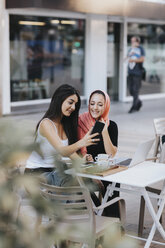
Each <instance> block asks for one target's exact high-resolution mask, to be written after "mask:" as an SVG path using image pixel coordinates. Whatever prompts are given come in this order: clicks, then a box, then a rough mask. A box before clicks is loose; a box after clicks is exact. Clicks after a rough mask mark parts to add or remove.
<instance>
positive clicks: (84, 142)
mask: <svg viewBox="0 0 165 248" xmlns="http://www.w3.org/2000/svg"><path fill="white" fill-rule="evenodd" d="M91 131H92V128H91V129H90V130H89V131H88V132H87V133H86V135H85V136H84V137H83V138H82V139H81V140H80V145H81V147H87V146H91V145H97V142H98V141H99V140H100V139H98V138H97V139H94V137H95V136H98V135H99V133H94V134H90V133H91Z"/></svg>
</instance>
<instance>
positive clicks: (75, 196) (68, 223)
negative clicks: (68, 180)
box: [41, 183, 121, 248]
mask: <svg viewBox="0 0 165 248" xmlns="http://www.w3.org/2000/svg"><path fill="white" fill-rule="evenodd" d="M41 194H42V196H43V197H45V198H46V199H47V201H48V204H49V203H50V202H51V203H52V202H53V203H54V213H53V215H52V216H49V217H50V219H51V222H52V221H53V223H54V224H55V225H56V226H57V228H56V237H55V240H54V241H55V244H57V247H59V244H60V242H61V241H62V240H69V241H71V242H77V243H81V244H87V245H88V246H89V247H90V248H94V247H95V243H96V239H98V238H99V237H101V236H103V235H104V234H105V231H106V230H107V228H111V227H112V225H114V224H119V226H118V230H119V232H120V233H121V224H120V221H119V219H118V218H110V217H104V216H97V215H95V214H94V211H93V206H92V201H91V197H90V193H89V191H88V189H87V188H86V187H56V186H52V185H47V184H43V183H42V184H41Z"/></svg>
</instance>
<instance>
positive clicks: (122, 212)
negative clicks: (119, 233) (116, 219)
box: [119, 199, 126, 226]
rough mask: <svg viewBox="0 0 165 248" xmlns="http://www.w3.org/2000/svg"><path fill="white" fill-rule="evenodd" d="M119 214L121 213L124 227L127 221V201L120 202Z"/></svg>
mask: <svg viewBox="0 0 165 248" xmlns="http://www.w3.org/2000/svg"><path fill="white" fill-rule="evenodd" d="M119 212H120V220H121V223H122V225H123V226H124V224H125V219H126V215H125V213H126V208H125V201H124V199H121V200H120V201H119Z"/></svg>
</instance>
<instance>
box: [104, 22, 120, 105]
mask: <svg viewBox="0 0 165 248" xmlns="http://www.w3.org/2000/svg"><path fill="white" fill-rule="evenodd" d="M120 30H121V24H120V23H115V22H108V36H107V37H108V40H107V43H108V45H107V93H108V94H109V96H110V97H111V100H114V101H117V100H118V96H119V53H120V49H119V48H120Z"/></svg>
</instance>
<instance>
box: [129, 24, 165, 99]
mask: <svg viewBox="0 0 165 248" xmlns="http://www.w3.org/2000/svg"><path fill="white" fill-rule="evenodd" d="M134 35H138V36H139V37H140V39H141V45H142V46H143V48H144V49H145V54H146V56H145V62H144V68H145V69H146V79H145V80H143V81H142V87H141V90H140V94H142V95H144V94H155V93H165V70H164V67H165V25H156V24H138V23H129V24H128V47H130V45H131V44H130V40H131V37H132V36H134ZM128 95H129V93H128Z"/></svg>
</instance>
